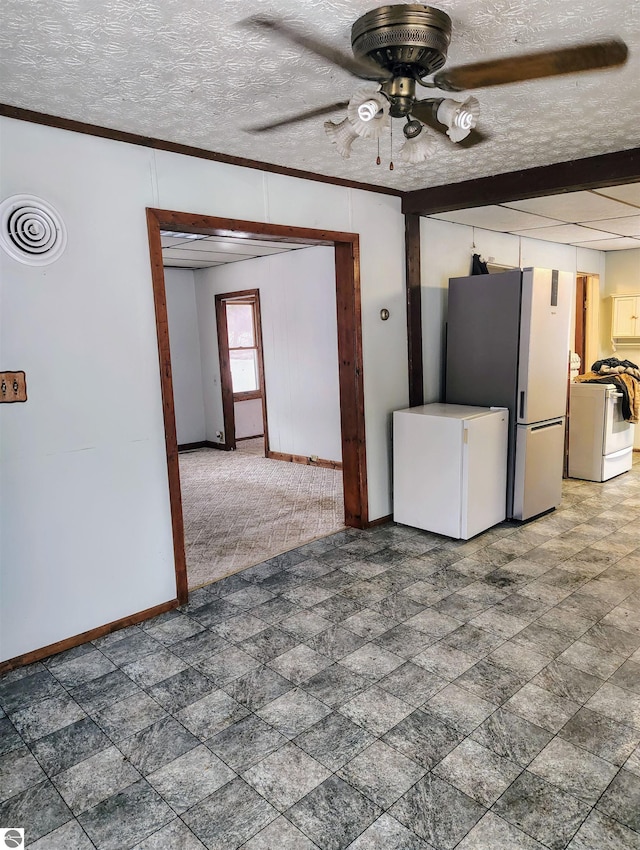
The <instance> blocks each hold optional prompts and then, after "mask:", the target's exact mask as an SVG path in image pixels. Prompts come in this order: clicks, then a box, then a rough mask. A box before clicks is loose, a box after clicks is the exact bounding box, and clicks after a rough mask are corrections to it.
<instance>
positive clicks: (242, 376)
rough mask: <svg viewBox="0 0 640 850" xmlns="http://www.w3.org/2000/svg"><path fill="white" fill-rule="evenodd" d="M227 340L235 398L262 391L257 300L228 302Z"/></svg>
mask: <svg viewBox="0 0 640 850" xmlns="http://www.w3.org/2000/svg"><path fill="white" fill-rule="evenodd" d="M226 312H227V339H228V344H229V365H230V367H231V385H232V388H233V395H234V398H235V397H236V396H238V395H244V394H245V393H251V394H259V392H260V372H259V365H258V346H257V337H258V334H257V332H256V313H255V302H254V301H253V300H242V301H227V302H226Z"/></svg>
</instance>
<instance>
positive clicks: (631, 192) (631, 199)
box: [596, 183, 640, 207]
mask: <svg viewBox="0 0 640 850" xmlns="http://www.w3.org/2000/svg"><path fill="white" fill-rule="evenodd" d="M596 191H597V192H598V194H599V195H606V196H607V197H609V198H616V199H617V200H619V201H625V203H627V204H634V205H635V206H636V207H640V183H628V184H627V185H626V186H611V187H609V188H606V189H597V190H596Z"/></svg>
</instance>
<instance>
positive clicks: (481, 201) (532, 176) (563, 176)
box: [402, 148, 640, 215]
mask: <svg viewBox="0 0 640 850" xmlns="http://www.w3.org/2000/svg"><path fill="white" fill-rule="evenodd" d="M634 181H640V148H632V149H631V150H625V151H616V152H615V153H605V154H600V155H599V156H590V157H586V158H585V159H574V160H571V161H570V162H558V163H555V164H553V165H543V166H538V167H537V168H527V169H524V170H522V171H510V172H507V173H505V174H496V175H494V176H491V177H480V178H478V179H476V180H464V181H463V182H461V183H449V184H448V185H446V186H432V187H431V188H429V189H417V190H416V191H414V192H405V193H404V195H403V198H402V211H403V213H404V214H405V215H431V214H432V213H438V212H445V211H449V210H461V209H468V208H470V207H484V206H488V205H490V204H501V203H505V202H508V201H519V200H522V199H523V198H540V197H542V196H544V195H557V194H561V193H562V192H577V191H580V190H581V189H602V188H604V187H607V186H617V185H620V184H621V183H633V182H634Z"/></svg>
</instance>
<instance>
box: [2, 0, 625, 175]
mask: <svg viewBox="0 0 640 850" xmlns="http://www.w3.org/2000/svg"><path fill="white" fill-rule="evenodd" d="M375 5H376V4H375V3H373V2H372V0H324V2H320V3H315V4H313V5H312V4H301V3H299V2H294V1H293V0H275V3H274V2H272V0H252V2H247V0H180V2H177V0H37V2H25V0H4V2H3V25H2V29H1V31H0V90H1V94H0V99H1V100H2V101H3V102H5V103H7V104H9V105H12V106H18V107H22V108H25V109H32V110H37V111H40V112H45V113H49V114H52V115H57V116H61V117H64V118H69V119H74V120H78V121H84V122H89V123H92V124H98V125H102V126H107V127H110V128H113V129H117V130H123V131H128V132H131V133H137V134H140V135H143V136H152V137H155V138H159V139H164V140H168V141H172V142H177V143H182V144H187V145H194V146H196V147H202V148H206V149H207V150H211V151H216V152H219V153H225V154H231V155H235V156H240V157H248V158H250V159H255V160H260V161H263V162H268V163H274V164H278V165H283V166H289V167H293V168H300V169H304V170H307V171H313V172H317V173H320V174H324V175H329V176H334V177H341V178H345V179H349V180H357V181H361V182H364V183H373V184H378V185H384V186H388V187H393V188H396V189H401V190H413V189H419V188H422V187H427V186H434V185H440V184H443V183H450V182H458V181H460V180H468V179H471V178H474V177H481V176H486V175H491V174H495V173H499V172H506V171H514V170H517V169H521V168H529V167H533V166H537V165H547V164H550V163H552V162H561V161H566V160H571V159H575V158H580V157H586V156H592V155H596V154H601V153H609V152H612V151H617V150H624V149H628V148H632V147H637V146H639V145H640V107H639V104H640V3H638V2H629V1H628V0H601V2H599V3H594V2H593V0H484V2H480V0H438V2H437V6H438V8H441V9H443V10H444V11H446V12H447V13H448V14H449V15H450V16H451V18H452V21H453V35H452V43H451V47H450V49H449V59H448V62H447V67H451V66H454V65H456V64H461V63H466V62H470V61H476V60H482V59H487V58H491V57H497V56H505V55H510V54H514V53H519V52H523V51H529V50H536V49H541V48H545V47H547V48H548V47H555V46H567V45H570V44H575V43H579V42H582V41H585V40H590V39H595V38H599V37H605V36H611V35H618V36H620V37H622V38H624V40H625V41H626V42H627V44H628V45H629V48H630V57H629V61H628V62H627V64H626V66H624V67H623V68H621V69H611V70H608V71H599V72H592V73H589V74H581V75H573V76H569V77H563V78H556V79H553V80H546V81H530V82H527V83H520V84H515V85H509V86H504V87H501V88H491V89H485V90H482V89H479V90H477V91H475V92H474V94H475V95H476V96H477V97H478V99H479V100H480V103H481V123H480V125H479V127H481V129H483V130H485V131H488V132H489V133H490V134H491V139H490V140H489V141H488V142H486V143H485V144H483V145H479V146H478V147H476V148H473V149H469V150H465V149H460V148H456V147H455V146H454V145H452V144H451V143H450V142H449V141H448V139H446V137H442V139H441V140H440V139H439V142H440V144H439V148H438V151H437V153H436V155H435V157H434V158H433V159H431V160H430V161H429V162H426V163H422V164H420V165H417V166H415V165H414V166H405V165H402V164H401V163H400V161H399V158H398V156H397V147H398V146H399V141H400V139H401V133H400V129H401V122H400V121H396V122H394V124H395V126H396V133H395V140H396V143H398V144H396V155H395V156H394V161H395V170H394V171H389V169H388V150H389V138H388V137H387V136H385V137H384V138H383V140H382V156H383V164H382V165H381V166H376V165H375V157H376V153H377V147H376V142H374V141H369V140H358V141H357V142H356V143H355V144H354V147H353V151H352V155H351V158H350V159H348V160H343V159H342V158H341V157H340V156H339V155H338V154H337V153H336V151H335V148H334V147H333V146H332V145H330V144H329V142H328V140H327V138H326V137H325V134H324V129H323V122H324V120H325V118H324V117H323V118H316V119H311V120H309V121H307V122H305V123H303V124H299V125H296V126H294V127H290V128H284V129H281V130H277V131H274V132H272V133H269V134H263V135H260V136H255V135H251V134H249V133H246V132H244V131H243V130H242V128H243V127H246V126H248V125H250V124H252V123H262V122H266V121H269V120H271V119H277V118H279V117H285V116H289V115H291V114H294V113H296V112H297V111H298V110H303V109H309V108H314V107H317V106H321V105H323V104H327V103H331V102H333V101H335V100H342V99H348V98H349V97H350V95H351V94H352V92H353V91H354V90H355V88H357V86H358V85H359V83H360V81H358V80H355V79H354V78H353V77H350V76H349V75H348V74H347V73H346V72H345V71H342V70H341V69H339V68H336V67H332V66H330V65H328V64H326V63H325V62H323V61H322V60H320V59H318V58H316V57H315V56H312V55H310V54H308V53H305V52H304V51H303V50H302V49H298V48H294V47H292V46H289V45H283V44H282V43H281V42H280V41H278V40H276V39H275V38H273V37H271V36H270V35H269V33H264V32H257V33H256V32H253V31H251V30H247V29H245V28H239V27H238V26H237V22H238V21H240V20H242V19H244V18H246V17H248V16H249V15H255V14H260V13H262V14H266V15H277V16H279V17H282V18H284V19H285V20H286V21H287V22H289V23H290V24H291V25H292V26H295V27H297V28H299V29H300V30H302V31H306V32H312V33H314V34H315V35H317V36H319V37H320V38H322V39H324V40H326V41H328V42H329V43H331V44H332V45H334V46H336V47H339V48H342V49H344V50H346V51H349V50H350V29H351V24H352V23H353V21H354V20H355V19H356V18H357V17H358V16H359V15H361V14H363V13H364V12H366V11H368V10H369V9H371V8H373V7H374V6H375ZM425 94H427V92H426V90H425ZM331 117H332V118H334V120H336V121H338V120H341V118H342V117H343V116H342V115H341V114H340V113H338V114H337V115H336V116H331Z"/></svg>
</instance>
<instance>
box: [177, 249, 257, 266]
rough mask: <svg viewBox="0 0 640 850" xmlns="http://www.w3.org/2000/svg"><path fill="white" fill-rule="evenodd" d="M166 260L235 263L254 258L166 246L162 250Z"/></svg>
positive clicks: (244, 255)
mask: <svg viewBox="0 0 640 850" xmlns="http://www.w3.org/2000/svg"><path fill="white" fill-rule="evenodd" d="M162 256H163V257H164V259H165V260H182V259H184V260H193V262H196V263H204V264H207V263H235V262H238V261H240V260H247V259H252V258H250V257H247V255H246V254H224V253H221V252H220V251H215V250H209V251H188V250H186V249H182V248H165V249H164V251H163V252H162Z"/></svg>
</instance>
